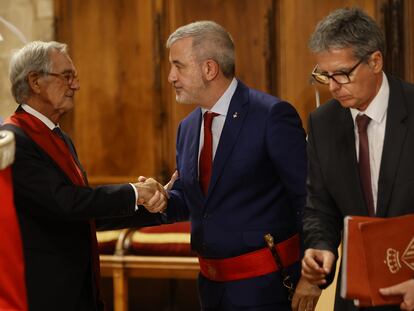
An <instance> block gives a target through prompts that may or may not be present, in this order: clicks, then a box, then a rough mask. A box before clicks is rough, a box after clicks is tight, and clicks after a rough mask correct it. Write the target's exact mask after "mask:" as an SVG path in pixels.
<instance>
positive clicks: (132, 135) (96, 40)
mask: <svg viewBox="0 0 414 311" xmlns="http://www.w3.org/2000/svg"><path fill="white" fill-rule="evenodd" d="M62 3H63V4H62ZM62 6H65V7H62ZM60 9H61V10H64V14H61V15H66V16H70V17H69V19H70V20H68V21H67V23H66V25H64V26H65V27H63V25H62V28H63V29H67V28H69V29H70V31H69V32H68V31H67V30H66V31H64V30H63V29H62V35H61V38H59V39H60V40H62V41H66V42H68V43H69V45H70V49H71V55H72V58H73V61H74V63H75V66H77V69H78V72H79V77H80V81H81V90H80V91H79V92H78V94H77V95H76V103H75V105H76V106H75V109H74V112H73V115H72V118H73V120H72V122H71V123H72V127H73V131H72V135H73V138H74V140H75V143H76V146H77V149H78V153H79V155H80V158H81V161H82V163H83V164H84V166H85V168H86V170H87V172H88V174H89V176H90V180H91V182H92V183H93V184H96V183H101V182H118V181H126V180H131V178H134V179H135V178H136V177H137V176H138V175H139V174H143V175H154V174H155V173H156V167H157V165H158V162H159V159H158V158H157V156H159V153H158V152H157V146H158V145H159V139H158V138H159V136H160V135H157V127H156V125H157V122H155V120H158V119H159V115H158V114H159V113H160V111H159V109H158V105H159V103H158V102H157V100H158V97H157V95H156V90H155V84H156V81H155V78H156V76H155V70H154V68H155V63H156V62H155V58H156V57H155V55H154V50H153V49H154V27H153V26H154V22H153V10H154V8H153V2H151V1H135V0H122V1H107V2H105V5H102V1H99V0H90V1H70V2H64V1H62V2H61V7H60ZM58 32H59V31H58ZM68 34H72V35H70V36H68V37H66V36H67V35H68ZM157 57H158V56H157Z"/></svg>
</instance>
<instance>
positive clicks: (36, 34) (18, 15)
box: [0, 0, 54, 119]
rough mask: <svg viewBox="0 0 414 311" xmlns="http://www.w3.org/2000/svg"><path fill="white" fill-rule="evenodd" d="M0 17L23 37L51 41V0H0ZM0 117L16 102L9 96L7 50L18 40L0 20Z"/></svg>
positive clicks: (8, 57) (9, 111)
mask: <svg viewBox="0 0 414 311" xmlns="http://www.w3.org/2000/svg"><path fill="white" fill-rule="evenodd" d="M0 16H1V17H3V18H4V19H6V20H7V21H9V22H10V23H12V24H13V25H15V26H16V27H17V28H18V29H19V30H20V31H21V32H22V33H23V34H24V36H25V37H26V38H27V40H28V41H32V40H51V39H52V38H53V36H54V31H53V0H1V1H0ZM0 34H1V35H2V37H3V39H4V40H3V41H1V42H0V118H1V119H3V118H5V117H7V116H8V115H10V114H11V113H12V112H13V111H14V109H15V108H16V104H15V102H14V100H13V98H12V96H11V95H10V83H9V78H8V70H9V69H8V68H9V60H10V55H11V51H12V50H13V49H16V48H19V47H21V46H22V42H20V40H19V39H18V38H17V37H16V36H15V35H14V34H13V33H12V32H11V31H10V30H8V29H7V28H6V27H5V26H4V25H3V23H1V22H0Z"/></svg>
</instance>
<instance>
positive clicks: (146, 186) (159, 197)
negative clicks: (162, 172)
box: [133, 171, 178, 213]
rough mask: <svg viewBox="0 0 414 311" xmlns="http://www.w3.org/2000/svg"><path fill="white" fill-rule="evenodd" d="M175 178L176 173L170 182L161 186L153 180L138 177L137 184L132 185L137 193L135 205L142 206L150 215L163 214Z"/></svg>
mask: <svg viewBox="0 0 414 311" xmlns="http://www.w3.org/2000/svg"><path fill="white" fill-rule="evenodd" d="M177 178H178V172H177V171H175V172H174V174H173V175H172V176H171V179H170V181H169V182H168V183H167V184H166V185H165V186H163V185H161V184H160V183H159V182H158V181H156V180H155V179H154V178H151V177H150V178H147V177H144V176H140V177H139V178H138V182H137V183H134V184H133V185H134V187H135V189H136V190H137V193H138V201H137V205H143V206H144V207H145V208H146V209H147V210H148V211H149V212H151V213H162V212H164V211H165V209H166V208H167V200H168V199H169V196H168V191H169V190H171V188H172V187H173V185H174V182H175V181H176V180H177Z"/></svg>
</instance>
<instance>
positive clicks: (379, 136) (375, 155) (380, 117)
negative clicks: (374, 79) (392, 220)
mask: <svg viewBox="0 0 414 311" xmlns="http://www.w3.org/2000/svg"><path fill="white" fill-rule="evenodd" d="M389 97H390V87H389V85H388V80H387V77H386V75H385V74H384V73H382V84H381V87H380V89H379V91H378V94H377V95H376V96H375V97H374V99H373V100H372V102H371V103H370V104H369V105H368V108H367V109H366V110H365V111H364V112H363V113H361V111H359V110H357V109H353V108H351V109H350V110H351V114H352V119H353V120H354V132H355V149H356V155H357V159H358V161H359V135H358V126H357V125H356V122H355V119H356V117H357V115H358V114H365V115H367V116H368V117H370V118H371V122H369V124H368V128H367V135H368V148H369V166H370V170H371V187H372V197H373V200H374V210H375V211H376V210H377V199H378V198H377V197H378V179H379V171H380V167H381V157H382V149H383V146H384V136H385V125H386V123H387V109H388V100H389Z"/></svg>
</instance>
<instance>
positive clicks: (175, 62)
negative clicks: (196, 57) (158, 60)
mask: <svg viewBox="0 0 414 311" xmlns="http://www.w3.org/2000/svg"><path fill="white" fill-rule="evenodd" d="M171 64H174V65H181V66H184V63H182V62H180V61H179V60H172V61H171Z"/></svg>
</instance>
